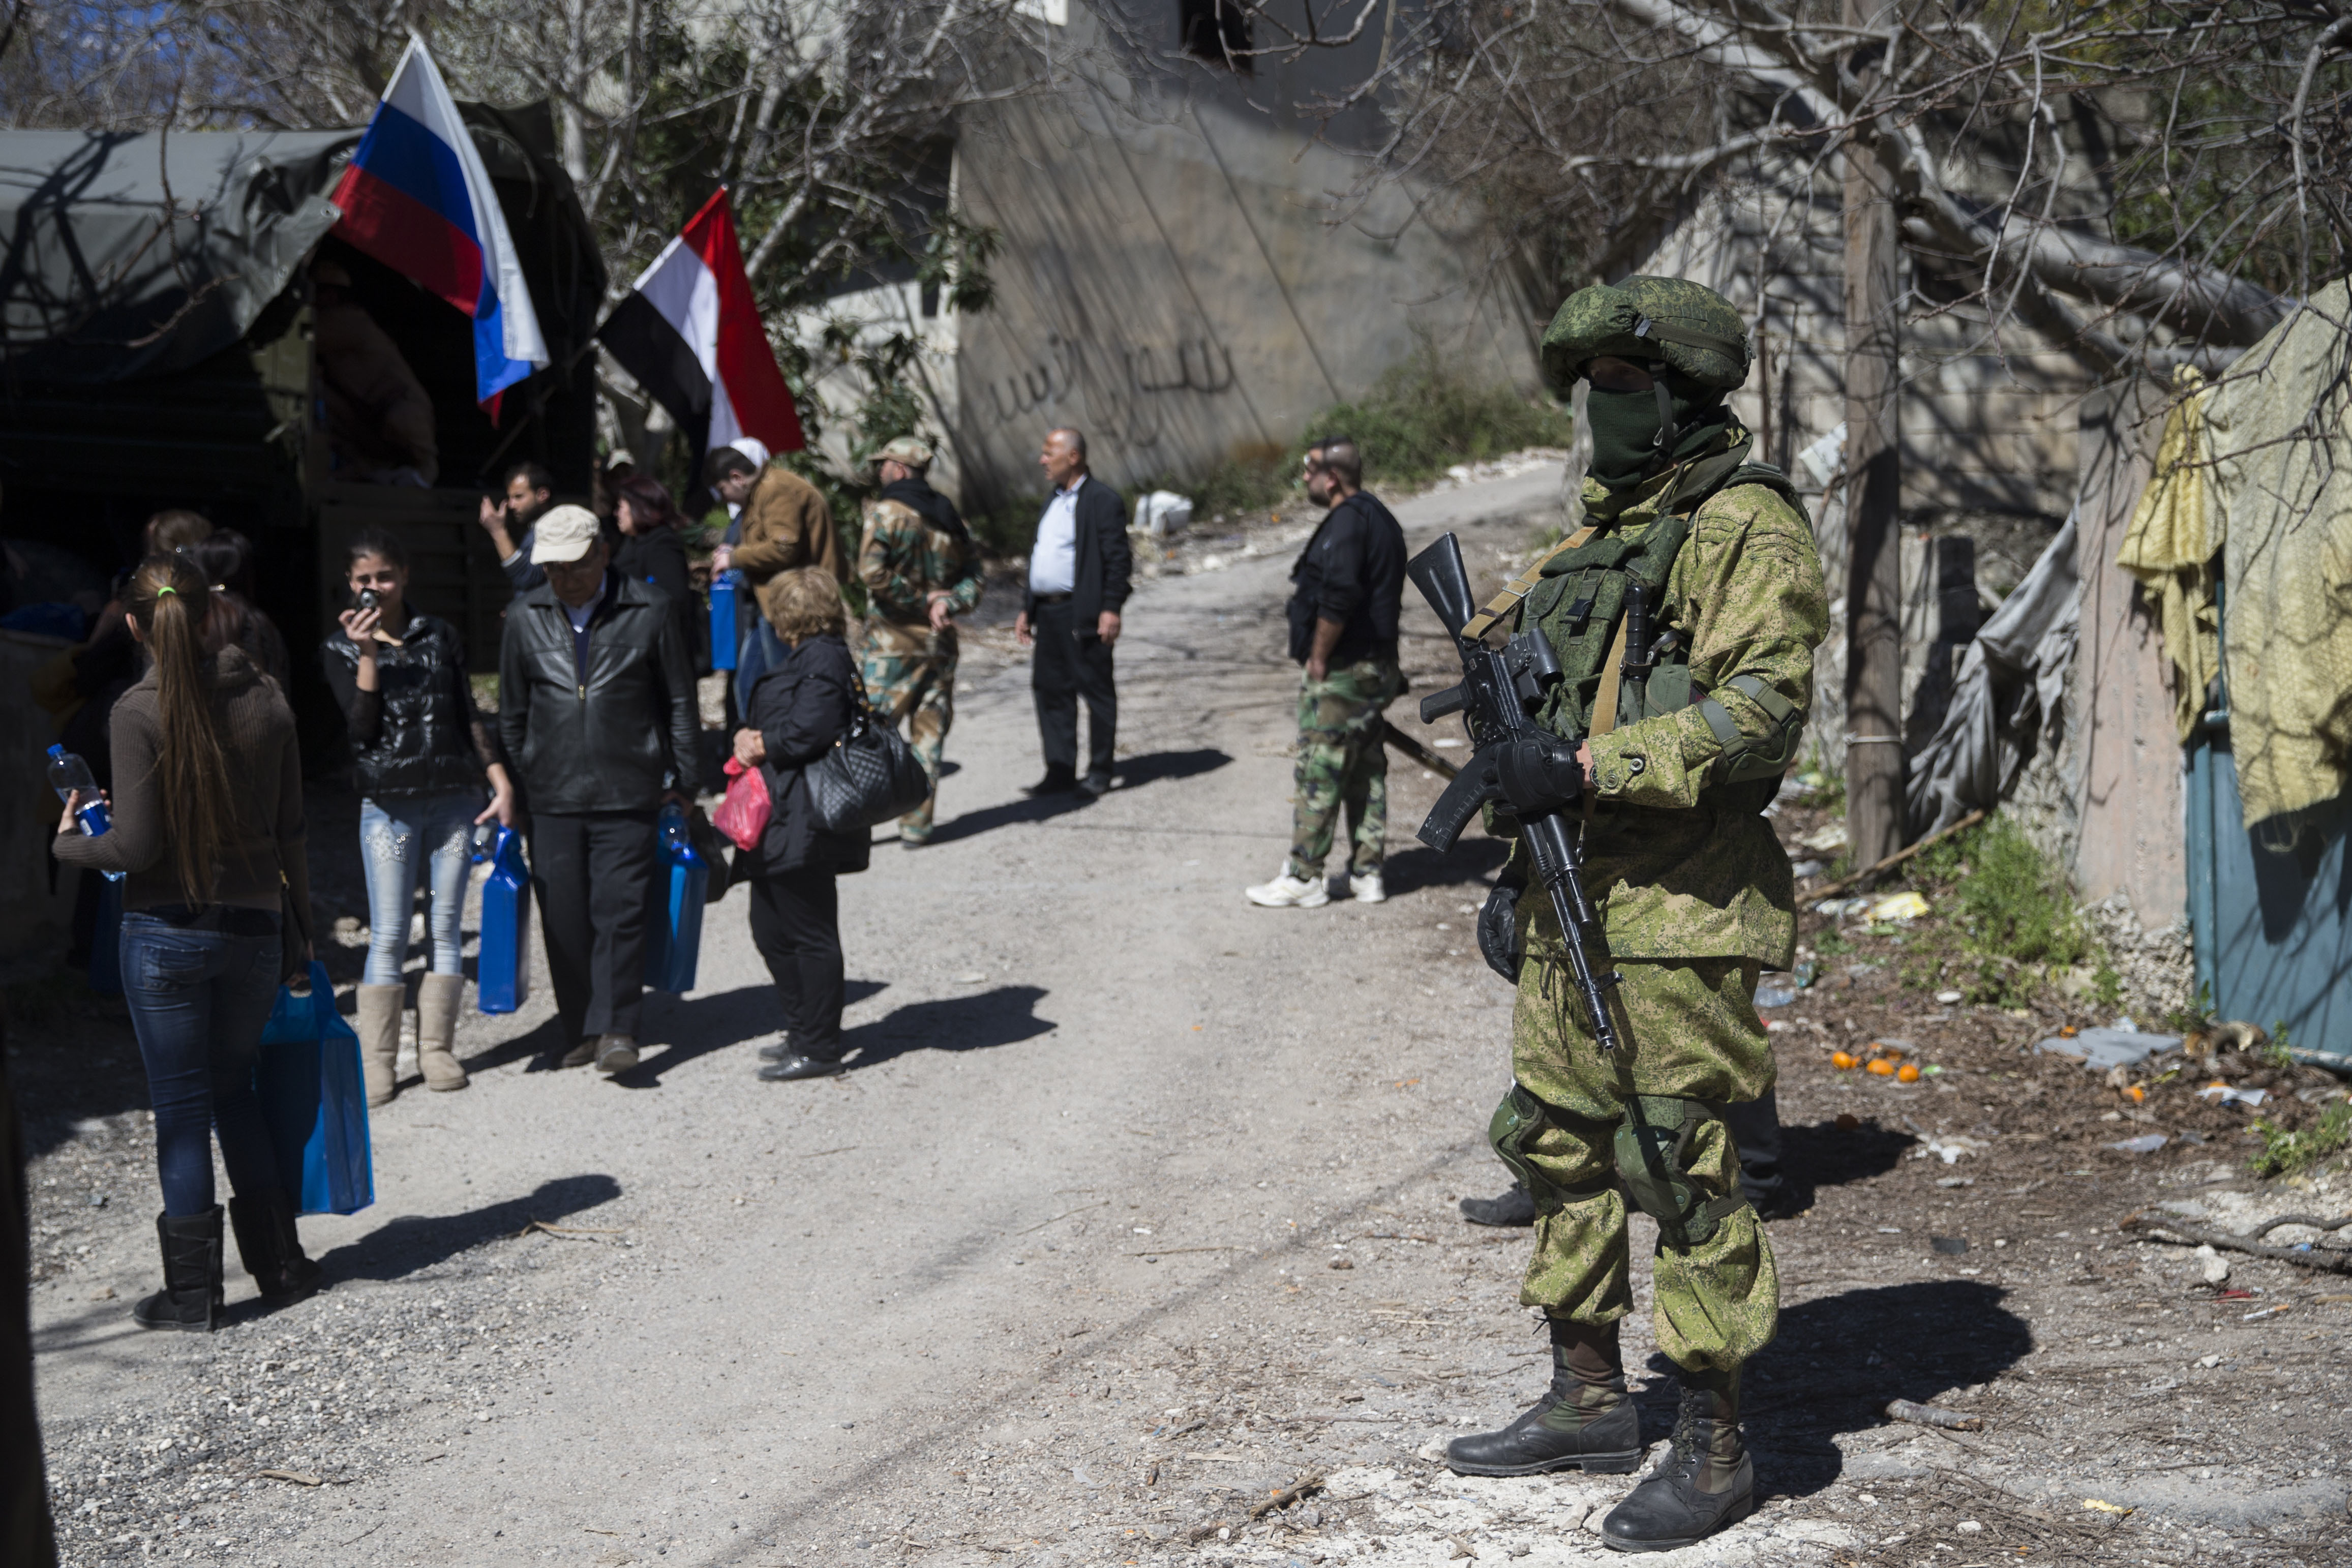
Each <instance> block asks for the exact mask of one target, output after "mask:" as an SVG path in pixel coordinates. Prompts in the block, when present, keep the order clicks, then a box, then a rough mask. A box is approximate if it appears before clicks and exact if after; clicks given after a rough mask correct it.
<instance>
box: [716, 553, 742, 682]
mask: <svg viewBox="0 0 2352 1568" xmlns="http://www.w3.org/2000/svg"><path fill="white" fill-rule="evenodd" d="M742 580H743V575H742V574H741V573H740V572H721V573H719V574H718V575H716V576H714V577H712V578H711V579H710V668H713V669H732V668H735V594H736V590H737V587H738V585H739V584H741V582H742Z"/></svg>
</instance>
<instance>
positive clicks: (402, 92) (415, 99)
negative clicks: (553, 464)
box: [331, 37, 548, 420]
mask: <svg viewBox="0 0 2352 1568" xmlns="http://www.w3.org/2000/svg"><path fill="white" fill-rule="evenodd" d="M331 200H332V201H333V202H334V204H335V205H337V206H338V207H341V209H342V213H343V216H342V218H341V221H340V222H338V223H337V224H336V225H335V230H334V232H335V233H336V234H337V235H338V236H340V237H341V238H343V239H345V240H347V241H349V242H350V243H351V244H352V246H353V247H356V248H358V249H360V250H363V251H365V252H366V253H367V254H368V255H370V256H373V257H374V258H376V259H377V260H378V261H381V262H383V264H384V265H385V266H387V267H390V268H393V270H394V271H396V272H399V273H401V274H402V275H403V276H404V277H406V278H409V279H413V280H414V281H415V282H416V283H417V284H419V285H420V286H422V287H423V288H425V289H427V290H429V291H430V292H432V293H435V294H438V295H439V296H441V298H443V299H444V300H448V301H449V303H450V304H452V305H455V306H456V307H457V309H458V310H462V311H464V312H465V313H466V314H467V315H468V316H471V317H472V318H473V319H474V395H475V397H476V399H477V400H478V402H480V403H481V404H482V405H483V406H484V407H486V408H488V410H489V412H490V417H491V418H492V419H493V420H495V419H496V418H497V417H498V414H499V395H500V394H501V393H503V392H505V391H506V389H507V388H508V387H509V386H512V385H513V384H515V383H517V382H519V381H520V380H522V379H523V378H524V377H526V376H528V375H530V374H531V373H532V372H533V371H536V370H540V369H542V368H544V367H545V365H546V364H547V363H548V353H547V340H546V339H544V338H542V337H541V336H540V331H539V314H538V312H537V311H535V310H532V309H531V305H530V286H529V285H528V284H526V283H525V282H524V281H523V277H522V260H521V258H520V257H518V256H517V255H516V254H515V247H514V237H512V236H511V235H509V233H508V232H507V220H506V215H505V214H504V213H503V212H501V211H500V210H499V197H498V193H497V192H496V191H494V190H493V189H491V187H490V176H489V172H488V170H486V169H484V168H483V167H482V155H481V153H479V152H478V150H477V149H476V148H475V146H474V138H473V135H472V133H471V132H468V131H467V129H466V122H465V121H464V119H463V118H461V117H460V116H459V115H458V113H457V101H456V100H454V99H452V98H451V97H450V96H449V88H448V84H447V83H446V82H444V81H443V80H442V79H441V73H440V71H439V70H438V69H436V68H435V67H434V64H433V57H432V56H431V55H429V54H427V53H425V44H424V41H423V40H422V39H419V38H415V37H411V38H410V39H409V41H408V51H407V52H406V53H405V54H404V55H402V56H401V57H400V66H399V68H398V69H396V70H394V72H393V73H392V84H391V85H390V86H389V87H387V88H385V89H383V102H381V103H379V104H377V105H376V110H375V118H374V119H373V120H371V121H368V128H367V134H365V135H364V136H362V137H361V138H360V145H359V151H357V152H355V153H352V161H351V164H350V166H349V167H348V168H346V169H344V171H343V177H342V181H341V184H337V185H336V186H335V194H334V195H333V197H332V198H331Z"/></svg>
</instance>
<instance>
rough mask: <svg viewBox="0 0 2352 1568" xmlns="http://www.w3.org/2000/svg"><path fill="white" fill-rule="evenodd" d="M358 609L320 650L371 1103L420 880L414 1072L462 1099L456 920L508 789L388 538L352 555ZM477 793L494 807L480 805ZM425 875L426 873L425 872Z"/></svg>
mask: <svg viewBox="0 0 2352 1568" xmlns="http://www.w3.org/2000/svg"><path fill="white" fill-rule="evenodd" d="M350 549H351V558H350V563H349V565H348V567H347V569H346V572H345V578H344V580H345V582H346V584H348V585H349V587H350V589H351V593H352V608H351V609H348V610H345V611H344V612H343V613H342V615H341V629H340V630H339V631H337V632H336V633H335V634H334V635H333V636H331V637H329V638H327V640H326V643H325V645H324V646H323V647H321V648H320V657H321V658H322V660H323V662H324V663H325V665H326V670H327V684H328V686H329V687H331V689H333V691H334V693H335V700H336V701H337V702H338V703H339V704H340V705H341V708H342V710H343V723H344V726H345V728H346V729H347V730H348V731H350V734H351V742H352V767H353V771H354V773H356V774H357V775H358V783H359V791H360V863H361V865H362V868H363V869H364V870H365V872H366V875H367V889H368V956H367V967H366V969H365V970H364V971H363V972H362V974H361V977H360V987H359V993H358V997H357V1004H358V1014H359V1016H358V1026H359V1037H360V1066H361V1068H362V1072H363V1073H364V1074H365V1076H366V1079H367V1091H368V1103H369V1104H370V1105H382V1104H383V1103H384V1102H385V1101H387V1100H391V1099H392V1097H393V1095H394V1093H395V1092H397V1090H398V1087H399V1085H398V1081H397V1075H396V1073H395V1070H394V1069H395V1067H396V1065H397V1063H398V1061H399V1059H400V1016H401V1014H402V1013H403V1012H404V1010H405V1006H406V1003H407V999H408V984H407V981H406V980H405V978H404V972H405V971H406V969H407V966H408V917H409V911H410V910H411V909H413V908H414V907H415V902H416V883H417V879H418V877H419V875H420V873H423V874H424V878H425V889H426V893H427V896H428V898H429V900H430V903H429V905H428V909H429V910H430V912H429V914H428V915H427V916H426V920H425V931H426V932H427V934H428V935H429V936H430V937H431V939H432V952H431V954H430V956H429V958H428V960H427V963H426V967H425V974H424V977H423V978H422V979H421V980H420V981H419V982H418V983H417V988H416V1070H417V1071H418V1072H420V1073H422V1074H423V1075H424V1078H425V1088H427V1089H463V1088H465V1087H466V1069H465V1068H462V1067H460V1066H458V1065H457V1049H456V1047H457V1007H458V1003H459V1002H460V1000H461V999H462V998H463V996H464V994H465V989H466V975H465V961H464V959H463V957H462V956H461V953H460V939H459V936H458V931H457V918H458V916H459V915H460V914H462V913H463V912H464V910H465V906H466V878H467V871H468V870H469V868H471V866H472V863H473V835H474V828H475V826H477V825H478V824H480V823H484V822H488V821H489V820H490V819H491V818H492V817H496V818H497V819H498V820H499V822H501V823H504V824H506V825H508V826H513V823H514V816H515V808H514V785H513V784H511V783H509V781H508V778H507V770H506V766H505V763H504V761H503V759H502V758H501V756H500V755H499V748H498V742H496V741H495V740H493V739H492V738H491V735H490V727H489V725H488V723H487V722H486V721H484V720H483V718H482V716H481V714H480V713H479V712H478V711H477V710H476V709H475V707H474V692H473V687H472V686H471V684H470V683H469V682H468V681H467V679H466V649H465V646H464V645H463V644H462V643H461V642H460V641H459V640H458V637H457V627H455V626H451V625H450V624H449V623H448V622H446V621H445V620H443V619H441V618H440V617H439V616H427V615H423V614H420V613H418V612H416V611H414V610H412V609H410V608H409V607H408V554H407V552H406V551H405V550H404V549H403V548H402V547H401V543H400V541H399V540H398V539H396V538H394V536H393V535H391V534H389V533H383V532H379V531H374V530H369V531H366V532H363V533H361V534H359V535H357V536H356V537H354V538H353V539H352V542H351V547H350ZM485 781H487V784H488V804H487V805H485V804H484V799H483V796H484V786H485ZM428 867H429V869H428Z"/></svg>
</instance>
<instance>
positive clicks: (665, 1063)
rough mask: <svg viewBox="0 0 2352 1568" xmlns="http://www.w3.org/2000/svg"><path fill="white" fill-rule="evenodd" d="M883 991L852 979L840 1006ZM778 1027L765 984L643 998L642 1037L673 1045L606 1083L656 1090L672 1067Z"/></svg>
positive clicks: (880, 984)
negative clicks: (662, 1038) (659, 1038)
mask: <svg viewBox="0 0 2352 1568" xmlns="http://www.w3.org/2000/svg"><path fill="white" fill-rule="evenodd" d="M887 989H888V985H887V983H886V982H883V981H879V980H852V981H850V982H848V983H847V984H845V985H844V986H843V987H842V998H843V1005H844V1006H854V1005H856V1004H857V1003H860V1002H863V1001H865V1000H866V998H867V997H868V996H874V995H878V994H881V993H882V992H883V991H886V990H887ZM781 1027H782V1023H781V1020H780V1019H779V1017H778V1016H777V1012H776V993H775V991H774V989H773V988H772V986H768V985H765V984H761V985H743V986H738V987H737V988H736V989H734V990H732V991H721V992H718V993H715V994H711V995H709V996H683V997H681V996H664V995H651V996H647V997H646V1023H645V1030H646V1034H647V1035H654V1036H667V1037H669V1038H670V1039H671V1041H672V1042H673V1043H672V1044H669V1045H666V1046H663V1047H661V1048H660V1049H658V1050H656V1051H654V1052H653V1053H651V1054H650V1055H648V1056H647V1057H646V1059H645V1060H643V1061H641V1062H639V1063H638V1064H637V1065H636V1066H635V1067H633V1068H630V1069H629V1070H628V1071H626V1072H616V1073H614V1075H613V1076H612V1078H611V1079H609V1080H608V1081H610V1082H613V1083H616V1084H618V1085H620V1086H621V1087H622V1088H623V1089H659V1088H660V1087H661V1080H662V1075H663V1074H664V1073H666V1072H668V1071H670V1070H671V1069H672V1068H679V1067H683V1066H685V1065H686V1064H687V1063H688V1062H690V1061H692V1060H694V1058H697V1057H707V1056H709V1054H710V1053H711V1052H713V1051H722V1050H725V1049H726V1048H727V1047H730V1046H739V1045H741V1044H743V1043H744V1042H745V1041H747V1040H751V1039H754V1038H757V1037H760V1036H761V1035H772V1034H775V1033H777V1032H778V1030H779V1029H780V1028H781Z"/></svg>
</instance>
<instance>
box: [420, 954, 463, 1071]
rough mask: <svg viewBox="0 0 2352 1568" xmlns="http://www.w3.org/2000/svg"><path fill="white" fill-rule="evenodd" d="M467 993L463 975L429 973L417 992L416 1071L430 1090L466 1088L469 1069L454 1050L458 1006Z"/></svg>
mask: <svg viewBox="0 0 2352 1568" xmlns="http://www.w3.org/2000/svg"><path fill="white" fill-rule="evenodd" d="M465 994H466V977H465V976H464V975H462V974H427V975H426V976H425V980H424V983H423V984H421V985H419V986H418V987H417V990H416V1070H417V1071H419V1072H421V1073H423V1074H424V1075H425V1088H427V1089H463V1088H465V1087H466V1069H465V1068H461V1067H459V1066H458V1065H457V1055H456V1053H455V1052H454V1051H452V1050H451V1048H450V1047H452V1046H454V1045H456V1044H457V1004H458V1003H459V1002H460V1001H461V1000H463V999H464V997H465Z"/></svg>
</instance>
